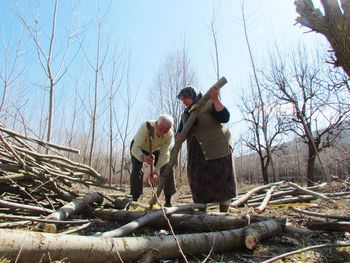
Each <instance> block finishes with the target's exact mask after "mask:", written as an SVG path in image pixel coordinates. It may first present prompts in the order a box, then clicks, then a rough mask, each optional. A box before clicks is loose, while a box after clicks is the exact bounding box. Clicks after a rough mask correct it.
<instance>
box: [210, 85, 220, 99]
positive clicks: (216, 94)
mask: <svg viewBox="0 0 350 263" xmlns="http://www.w3.org/2000/svg"><path fill="white" fill-rule="evenodd" d="M219 94H220V90H219V88H218V87H216V86H214V87H211V88H210V89H209V95H210V98H211V99H212V101H217V100H219Z"/></svg>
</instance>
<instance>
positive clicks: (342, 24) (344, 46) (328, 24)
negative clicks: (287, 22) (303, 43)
mask: <svg viewBox="0 0 350 263" xmlns="http://www.w3.org/2000/svg"><path fill="white" fill-rule="evenodd" d="M339 2H343V3H342V6H339ZM294 4H295V6H296V11H297V13H298V14H299V17H297V19H296V21H297V23H299V24H301V25H302V26H306V27H308V28H310V29H311V30H313V31H315V32H317V33H320V34H322V35H324V36H325V37H326V38H327V40H328V42H329V43H330V45H331V46H332V48H333V52H334V55H335V58H332V59H333V60H334V61H333V64H334V66H335V67H342V68H343V69H344V71H345V72H346V73H347V74H348V76H350V45H349V39H350V27H349V21H350V12H349V4H350V3H349V0H344V1H336V0H324V1H321V4H322V6H323V9H324V14H323V13H321V11H320V10H319V9H315V7H314V5H313V3H312V1H311V0H297V1H295V2H294Z"/></svg>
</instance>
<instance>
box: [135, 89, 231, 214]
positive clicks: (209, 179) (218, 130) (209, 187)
mask: <svg viewBox="0 0 350 263" xmlns="http://www.w3.org/2000/svg"><path fill="white" fill-rule="evenodd" d="M219 92H220V90H219V89H218V88H216V87H215V86H214V87H212V88H210V90H209V95H210V100H209V101H208V102H207V103H206V104H205V105H204V106H202V107H201V108H199V109H197V110H198V111H199V112H198V115H197V118H196V121H195V123H194V124H193V126H192V127H191V129H190V131H189V133H188V135H187V137H186V138H181V135H180V133H181V131H182V129H183V127H184V126H185V124H186V121H187V120H188V118H189V116H190V114H191V109H194V108H195V105H196V103H197V102H198V101H199V100H200V99H201V97H202V94H201V93H200V92H199V91H198V90H196V89H195V88H194V87H192V86H188V87H186V88H184V89H182V90H181V91H180V92H179V94H178V96H177V98H178V99H179V100H181V101H182V103H183V104H184V106H185V110H184V112H183V113H182V116H181V121H180V124H179V127H178V129H177V131H176V136H175V140H176V141H179V140H181V139H186V141H187V158H188V162H187V176H188V181H189V185H190V189H191V193H192V199H193V202H195V203H201V204H208V203H218V204H219V211H220V212H225V213H226V212H228V210H229V205H230V201H231V198H233V197H235V196H236V194H237V190H236V187H237V179H236V174H235V170H234V163H233V158H232V157H233V156H232V145H231V135H230V132H229V130H228V128H227V126H226V124H225V123H227V122H228V121H229V119H230V113H229V111H228V110H227V108H226V107H225V106H224V105H223V103H222V101H221V99H220V94H219ZM173 125H174V120H173V118H172V117H171V116H170V115H167V114H162V115H160V116H159V118H158V119H157V120H150V121H147V122H144V123H142V124H141V126H140V128H139V129H138V131H137V133H136V135H135V136H134V138H133V140H132V142H131V148H130V151H131V163H132V172H131V175H130V188H131V190H130V194H131V195H132V198H133V200H134V201H137V200H138V198H139V197H140V195H141V194H142V184H143V172H142V166H143V163H147V164H148V165H153V164H154V165H155V169H154V171H153V172H154V173H153V174H152V175H150V181H151V182H152V183H155V182H156V181H157V178H159V177H161V176H162V171H163V169H164V165H165V164H166V163H167V162H168V160H169V155H170V147H171V145H172V143H173V137H174V134H173V128H172V127H173ZM151 132H153V134H152V136H150V133H151ZM150 140H151V143H150ZM163 180H165V181H164V195H165V205H164V206H165V207H170V206H172V204H171V196H172V195H173V194H174V193H175V191H176V189H175V182H174V175H173V174H171V175H168V176H166V178H163Z"/></svg>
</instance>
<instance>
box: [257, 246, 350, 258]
mask: <svg viewBox="0 0 350 263" xmlns="http://www.w3.org/2000/svg"><path fill="white" fill-rule="evenodd" d="M346 246H350V242H336V243H331V244H323V245H316V246H310V247H305V248H302V249H298V250H294V251H291V252H288V253H285V254H282V255H279V256H277V257H273V258H270V259H268V260H265V261H263V262H262V263H271V262H275V261H277V260H279V259H282V258H286V257H289V256H291V255H295V254H299V253H303V252H305V251H308V250H313V249H320V248H325V247H346Z"/></svg>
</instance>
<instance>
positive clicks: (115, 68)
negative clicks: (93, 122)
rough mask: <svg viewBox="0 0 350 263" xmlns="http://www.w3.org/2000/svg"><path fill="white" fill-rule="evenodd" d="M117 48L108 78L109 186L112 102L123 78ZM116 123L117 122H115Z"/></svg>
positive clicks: (115, 48)
mask: <svg viewBox="0 0 350 263" xmlns="http://www.w3.org/2000/svg"><path fill="white" fill-rule="evenodd" d="M117 51H118V47H117V46H115V47H114V51H113V56H112V60H111V73H110V76H109V77H110V78H109V93H108V101H109V105H108V108H109V169H108V173H109V176H108V183H109V185H111V182H112V174H113V163H114V158H113V148H114V147H113V146H114V143H113V142H114V139H113V138H114V133H113V127H114V125H113V123H114V121H113V119H114V110H113V104H114V103H113V102H114V98H115V95H116V93H117V91H118V90H119V88H120V85H121V83H122V76H123V74H122V73H123V68H124V66H123V65H122V64H123V63H122V60H121V58H120V54H118V52H117ZM117 123H118V122H117Z"/></svg>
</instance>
